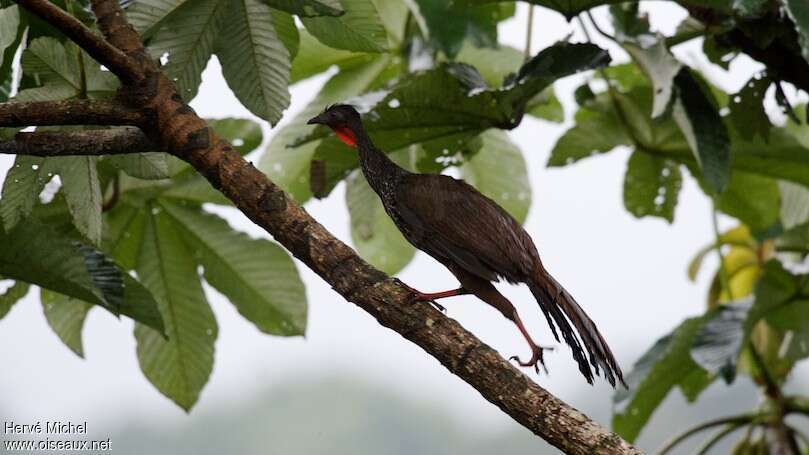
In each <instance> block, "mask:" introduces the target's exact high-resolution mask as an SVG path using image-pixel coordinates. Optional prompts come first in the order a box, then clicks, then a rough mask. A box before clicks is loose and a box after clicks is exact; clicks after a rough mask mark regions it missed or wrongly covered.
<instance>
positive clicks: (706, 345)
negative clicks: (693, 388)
mask: <svg viewBox="0 0 809 455" xmlns="http://www.w3.org/2000/svg"><path fill="white" fill-rule="evenodd" d="M752 305H753V299H752V298H745V299H743V300H739V301H735V302H730V303H727V304H725V305H722V306H720V307H719V308H717V309H716V310H714V311H712V312H710V313H708V314H706V315H705V323H704V324H703V325H702V327H701V328H700V329H699V332H697V336H696V338H695V339H694V344H693V345H692V347H691V357H692V358H693V359H694V361H695V362H697V364H698V365H699V366H701V367H702V368H704V369H705V370H706V371H708V372H709V373H711V374H717V373H719V374H721V375H722V377H723V378H724V379H725V382H727V383H728V384H730V383H731V382H733V379H734V378H735V377H736V363H737V361H738V358H739V354H740V353H741V351H742V347H743V344H742V343H743V341H744V340H745V339H746V336H747V335H746V333H745V321H746V320H747V314H748V312H749V311H750V308H751V307H752Z"/></svg>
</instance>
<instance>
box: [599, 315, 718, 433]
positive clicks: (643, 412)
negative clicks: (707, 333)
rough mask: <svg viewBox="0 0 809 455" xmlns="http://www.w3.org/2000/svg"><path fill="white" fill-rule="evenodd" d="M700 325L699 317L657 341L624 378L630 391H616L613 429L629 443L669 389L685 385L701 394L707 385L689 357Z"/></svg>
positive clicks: (701, 321) (707, 381) (705, 373)
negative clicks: (700, 391) (699, 391)
mask: <svg viewBox="0 0 809 455" xmlns="http://www.w3.org/2000/svg"><path fill="white" fill-rule="evenodd" d="M702 323H703V318H701V317H700V318H690V319H686V320H685V322H683V323H682V324H680V325H679V326H678V327H677V328H676V329H674V331H673V332H672V333H670V334H668V335H666V336H665V337H663V338H661V339H659V340H657V342H656V343H655V344H654V345H653V346H652V347H651V348H650V349H649V350H648V351H646V353H645V354H644V355H643V356H642V357H641V358H640V359H639V360H638V361H637V362H636V363H635V365H634V366H633V367H632V371H631V372H630V373H629V374H628V375H627V377H626V382H627V384H628V385H629V389H618V390H617V391H616V393H615V396H614V397H613V403H614V405H615V408H614V412H613V417H612V428H613V429H614V430H615V431H616V432H618V434H620V435H621V436H623V437H624V438H626V439H627V440H628V441H630V442H632V441H634V440H635V438H637V437H638V434H640V431H641V430H642V429H643V427H644V426H646V423H647V422H648V421H649V418H650V417H651V416H652V413H653V412H654V411H655V409H657V407H658V406H659V405H660V403H662V402H663V399H664V398H665V397H666V395H668V393H669V392H670V391H671V389H673V388H674V387H676V386H678V385H679V386H680V387H683V385H687V386H688V387H689V390H693V389H692V388H696V389H698V390H701V389H703V388H704V386H705V385H706V384H707V383H709V382H710V379H709V378H708V373H707V372H706V371H705V370H703V369H702V368H700V367H699V365H697V364H696V363H695V362H694V360H693V359H692V358H691V355H690V353H689V351H690V349H691V346H692V344H693V342H694V338H695V336H696V334H697V331H698V330H699V328H700V327H701V326H702ZM695 384H698V385H695ZM692 396H693V395H692Z"/></svg>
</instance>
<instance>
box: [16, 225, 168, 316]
mask: <svg viewBox="0 0 809 455" xmlns="http://www.w3.org/2000/svg"><path fill="white" fill-rule="evenodd" d="M0 243H2V244H3V245H6V247H5V248H3V249H2V250H0V274H2V275H3V276H6V277H9V278H14V279H17V280H22V281H26V282H28V283H32V284H36V285H38V286H40V287H43V288H46V289H50V290H52V291H55V292H59V293H61V294H65V295H68V296H70V297H74V298H77V299H81V300H83V301H85V302H88V303H92V304H95V305H99V306H101V307H103V308H105V309H106V310H108V311H110V312H111V313H113V314H115V315H116V316H117V315H118V314H119V313H120V314H124V315H126V316H129V317H131V318H132V319H135V320H137V321H140V322H142V323H144V324H147V325H149V326H151V327H154V328H155V329H156V330H162V329H163V325H162V322H161V320H160V315H159V314H158V312H157V304H156V303H155V301H154V300H153V298H152V297H151V295H150V294H149V293H148V292H147V291H146V290H145V289H143V287H142V286H140V285H139V283H138V282H137V281H135V280H134V279H132V277H130V276H129V275H127V274H126V273H124V272H123V271H121V270H120V268H119V267H117V265H115V264H114V263H113V262H112V261H110V260H109V259H108V258H106V257H105V256H104V255H103V254H102V253H101V252H99V251H98V250H95V249H93V248H91V247H88V246H86V245H80V244H77V243H76V242H75V241H72V240H69V239H67V238H65V237H62V236H60V235H59V234H58V233H56V232H55V231H54V230H52V229H51V228H50V227H49V226H46V225H43V224H39V223H38V222H37V221H36V220H33V219H30V218H29V219H27V220H25V223H24V225H23V224H22V223H21V224H19V225H18V226H17V227H16V228H15V229H13V230H10V231H5V232H3V231H2V230H0Z"/></svg>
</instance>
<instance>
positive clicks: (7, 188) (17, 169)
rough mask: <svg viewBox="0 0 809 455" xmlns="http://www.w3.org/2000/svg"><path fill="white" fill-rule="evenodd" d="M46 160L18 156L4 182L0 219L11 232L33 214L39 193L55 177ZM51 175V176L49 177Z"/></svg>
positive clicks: (36, 157)
mask: <svg viewBox="0 0 809 455" xmlns="http://www.w3.org/2000/svg"><path fill="white" fill-rule="evenodd" d="M45 160H46V159H45V158H42V157H38V156H27V155H18V156H17V157H16V158H15V159H14V165H13V166H12V167H11V169H9V171H8V174H7V175H6V179H5V180H4V181H3V192H2V196H3V197H2V201H3V203H2V204H0V217H2V219H3V226H4V227H5V228H6V230H11V229H12V228H13V227H14V226H16V224H17V223H18V222H19V221H20V220H22V219H23V218H26V217H27V216H28V215H30V214H31V210H33V208H34V204H35V203H36V202H37V200H38V199H39V193H41V192H42V189H43V188H44V187H45V184H46V183H48V181H49V180H50V179H51V177H52V176H53V173H52V171H51V170H50V169H49V168H48V167H46V166H45V164H44V163H45ZM48 174H50V175H48Z"/></svg>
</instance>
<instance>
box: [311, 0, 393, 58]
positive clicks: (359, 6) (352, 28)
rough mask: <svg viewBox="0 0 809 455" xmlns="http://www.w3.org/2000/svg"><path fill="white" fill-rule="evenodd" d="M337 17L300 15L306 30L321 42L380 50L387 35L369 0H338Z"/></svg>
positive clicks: (385, 43)
mask: <svg viewBox="0 0 809 455" xmlns="http://www.w3.org/2000/svg"><path fill="white" fill-rule="evenodd" d="M340 4H341V5H342V9H343V10H344V11H345V14H343V15H341V16H339V17H326V16H324V17H308V18H307V17H302V18H301V22H303V25H304V26H305V27H306V30H308V31H309V33H311V34H312V36H314V37H315V38H317V39H318V40H320V42H321V43H323V44H325V45H327V46H329V47H333V48H336V49H346V50H350V51H360V52H382V51H384V50H386V48H387V45H388V35H387V32H386V31H385V27H384V26H383V25H382V21H381V19H380V18H379V13H377V11H376V7H375V6H374V4H373V2H371V0H340Z"/></svg>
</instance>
